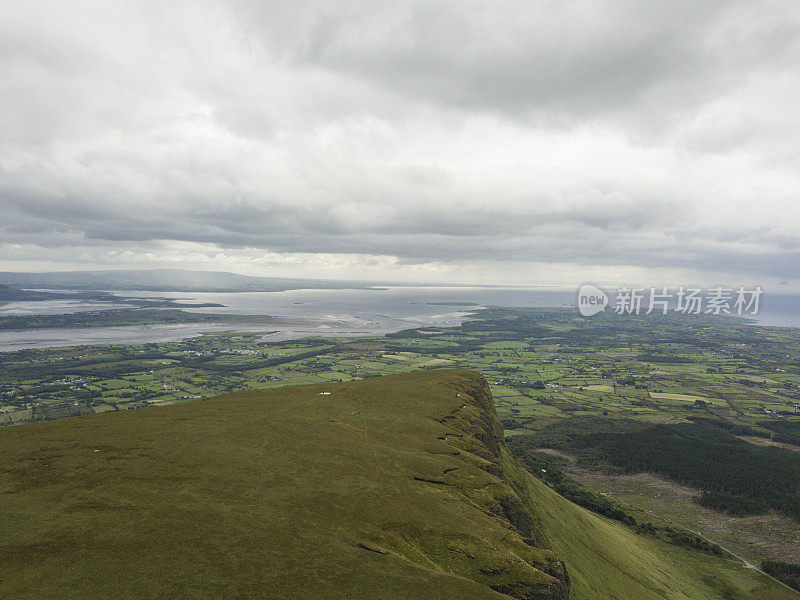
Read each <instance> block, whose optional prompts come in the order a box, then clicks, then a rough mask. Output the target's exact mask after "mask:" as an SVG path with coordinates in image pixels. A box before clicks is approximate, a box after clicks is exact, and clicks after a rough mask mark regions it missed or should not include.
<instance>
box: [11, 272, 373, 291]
mask: <svg viewBox="0 0 800 600" xmlns="http://www.w3.org/2000/svg"><path fill="white" fill-rule="evenodd" d="M0 285H5V286H12V287H16V288H28V289H62V290H63V289H70V290H148V291H156V292H280V291H285V290H297V289H308V288H316V289H364V288H367V287H369V286H370V284H368V283H364V282H363V281H339V280H332V279H293V278H283V277H251V276H249V275H237V274H235V273H227V272H225V271H190V270H186V269H145V270H109V271H50V272H44V273H24V272H20V273H17V272H10V271H5V272H0Z"/></svg>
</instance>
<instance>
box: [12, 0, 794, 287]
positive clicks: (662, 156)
mask: <svg viewBox="0 0 800 600" xmlns="http://www.w3.org/2000/svg"><path fill="white" fill-rule="evenodd" d="M4 14H5V16H4V18H3V20H2V21H0V81H1V82H2V83H0V131H2V132H3V134H2V136H0V210H1V211H2V220H0V267H1V268H5V269H12V268H16V269H20V270H22V269H26V268H52V267H53V266H55V267H61V268H65V267H68V266H77V265H97V266H100V265H102V266H104V267H109V266H115V265H116V266H121V267H125V266H143V265H148V264H150V265H153V266H158V265H166V264H169V265H170V266H175V264H176V263H178V264H183V265H185V266H190V267H198V266H199V267H208V268H212V267H213V268H235V269H237V270H239V271H246V272H251V273H260V274H265V275H269V274H281V275H290V274H297V275H305V274H311V273H313V274H315V275H318V274H320V272H323V271H327V272H328V274H329V275H330V276H341V277H353V276H357V275H365V276H366V275H374V276H379V277H385V276H394V277H396V278H411V279H414V278H416V279H419V278H420V277H422V276H423V275H425V274H428V275H429V276H430V277H442V278H444V279H462V280H463V279H465V278H475V279H479V280H483V281H488V280H491V279H492V278H493V277H504V278H505V279H517V280H520V281H523V280H526V278H528V277H529V276H531V275H535V276H536V277H538V278H540V280H539V281H536V282H539V283H547V282H548V281H546V279H547V277H548V273H550V274H551V276H552V277H551V279H553V280H554V281H555V280H556V279H558V275H559V274H560V275H562V276H563V275H564V273H569V276H570V277H578V278H581V277H588V276H594V275H595V274H598V273H602V274H603V276H604V277H608V278H613V277H615V276H616V277H621V276H623V275H625V276H629V275H630V274H631V273H636V274H637V277H648V276H650V277H651V278H655V277H658V276H661V275H660V274H662V273H666V272H669V273H670V274H671V275H670V276H674V277H677V278H680V277H702V278H705V279H709V280H711V279H716V280H722V279H726V278H727V279H730V278H731V277H739V278H743V279H741V281H742V282H744V281H751V280H754V281H755V280H757V281H774V282H778V281H781V280H800V206H799V205H798V199H800V172H799V170H798V165H800V156H799V154H800V145H798V144H797V142H796V140H797V139H800V116H798V114H799V113H798V112H797V111H796V109H795V104H796V99H797V98H798V97H800V66H798V65H800V7H799V6H798V4H797V3H796V2H794V1H792V0H786V1H777V0H776V1H764V2H753V1H752V0H750V1H742V2H736V1H730V0H723V1H711V0H707V1H697V0H694V1H692V2H684V1H675V2H670V3H656V2H652V3H650V2H645V3H643V2H636V1H620V0H618V1H614V2H611V1H608V2H598V1H591V2H590V1H572V2H563V1H559V2H555V1H550V0H547V1H541V2H536V3H530V2H512V1H499V2H479V1H461V2H449V1H448V2H442V1H430V0H427V1H425V2H422V1H419V2H411V1H398V2H392V3H388V4H387V3H375V2H367V1H356V0H352V1H349V2H339V3H336V4H335V6H334V5H331V4H330V3H323V2H311V1H297V2H293V3H285V2H247V1H244V0H232V1H230V2H212V1H207V0H206V1H201V2H191V3H190V2H173V3H169V6H166V7H165V5H164V4H163V3H156V2H142V1H139V2H115V3H108V2H100V1H98V2H91V1H88V0H82V1H78V2H43V1H35V2H25V3H16V4H13V5H11V6H9V7H7V8H6V9H5V10H4ZM565 265H568V269H566V270H565ZM425 276H426V277H427V275H425ZM532 283H533V282H532ZM737 283H738V281H737Z"/></svg>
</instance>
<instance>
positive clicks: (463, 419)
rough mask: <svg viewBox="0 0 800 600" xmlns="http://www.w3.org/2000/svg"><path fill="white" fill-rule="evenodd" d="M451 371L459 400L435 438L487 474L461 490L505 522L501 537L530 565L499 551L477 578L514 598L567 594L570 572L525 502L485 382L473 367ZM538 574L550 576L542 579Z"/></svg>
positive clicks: (519, 473)
mask: <svg viewBox="0 0 800 600" xmlns="http://www.w3.org/2000/svg"><path fill="white" fill-rule="evenodd" d="M452 375H453V381H452V383H451V384H450V385H451V386H452V389H453V390H454V391H455V393H456V396H455V399H456V400H457V405H456V407H455V408H453V409H452V410H451V411H450V412H448V413H447V414H445V415H443V416H442V418H441V419H440V423H441V424H442V425H443V426H444V427H445V428H447V429H448V430H449V432H447V433H444V434H443V435H442V436H439V438H438V439H439V440H440V441H443V442H445V443H447V444H448V445H449V446H451V447H452V448H453V450H454V452H457V453H458V457H459V459H461V460H463V461H465V462H468V463H470V464H471V465H472V466H474V467H476V468H478V469H480V470H481V471H483V472H485V473H486V474H488V476H489V481H488V482H487V483H485V484H483V485H482V486H480V487H478V486H466V485H465V486H462V487H461V488H460V489H461V492H462V493H463V494H464V496H465V497H466V498H467V499H468V500H469V501H470V502H471V503H473V504H474V505H477V506H479V507H480V509H481V510H482V511H484V512H487V513H488V514H491V515H493V516H495V517H497V518H498V519H500V520H501V521H502V522H503V525H504V526H505V527H506V528H507V529H508V531H509V533H508V535H507V536H506V538H505V541H506V542H507V543H508V544H510V545H511V546H512V547H513V548H514V549H515V551H516V553H517V556H518V557H519V558H520V560H521V561H523V562H524V563H525V564H526V565H527V567H528V568H525V567H524V566H523V565H517V567H520V566H522V568H509V567H508V565H506V564H504V561H503V559H502V558H501V557H500V556H498V558H497V563H498V564H497V566H496V567H490V568H482V569H480V573H481V575H483V577H482V578H481V581H483V582H484V583H486V585H488V586H489V587H491V588H492V589H494V590H496V591H498V592H501V593H503V594H507V595H509V596H511V597H514V598H520V599H526V600H528V599H534V598H535V599H548V600H551V599H552V600H555V599H567V598H569V589H570V582H569V575H568V574H567V570H566V567H565V565H564V563H563V562H562V561H561V560H560V559H559V558H558V557H557V556H556V555H555V554H554V553H553V552H551V551H550V550H548V549H547V548H546V542H545V540H544V539H543V536H542V533H541V531H542V530H541V527H540V525H541V524H540V522H539V519H538V518H537V516H536V515H535V514H533V511H532V510H531V508H530V507H531V506H532V503H531V502H526V500H527V499H526V497H525V494H526V490H527V488H526V486H525V485H524V475H523V473H522V471H521V467H520V466H519V464H518V463H517V462H516V460H515V459H514V458H513V457H512V456H511V454H510V453H509V452H508V450H507V448H506V446H505V443H504V438H503V427H502V424H501V423H500V420H499V419H498V417H497V414H496V411H495V407H494V402H493V400H492V396H491V392H490V390H489V384H488V382H487V381H486V380H485V379H484V378H483V376H482V375H480V374H479V373H475V372H468V371H454V372H452ZM453 485H458V484H457V483H455V482H454V483H453ZM521 545H522V546H524V549H523V548H521ZM486 560H489V561H490V562H491V560H492V559H491V557H488V558H487V559H486ZM542 574H544V575H545V576H547V578H549V579H548V580H543V579H544V578H543V577H542Z"/></svg>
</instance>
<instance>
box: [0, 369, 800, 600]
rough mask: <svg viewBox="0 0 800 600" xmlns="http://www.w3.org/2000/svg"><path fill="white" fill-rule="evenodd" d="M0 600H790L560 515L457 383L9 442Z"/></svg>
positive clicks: (230, 406)
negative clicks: (117, 599) (341, 599)
mask: <svg viewBox="0 0 800 600" xmlns="http://www.w3.org/2000/svg"><path fill="white" fill-rule="evenodd" d="M0 511H2V514H3V524H2V526H0V527H1V528H2V531H1V533H2V535H0V597H3V598H15V599H16V598H31V599H34V598H36V599H38V598H53V599H59V598H63V599H66V598H70V599H72V598H82V599H83V598H115V599H116V598H119V599H125V598H131V599H133V598H137V599H149V598H153V599H155V598H171V599H180V598H231V599H245V598H247V599H251V598H270V599H273V598H274V599H284V598H286V599H290V598H291V599H294V598H298V599H299V598H315V599H316V598H319V599H326V598H337V599H338V598H364V599H367V598H386V599H390V598H391V599H403V598H409V599H411V598H445V599H446V598H453V599H456V598H458V599H465V598H466V599H472V598H475V599H483V598H486V599H495V600H501V599H503V598H506V599H508V598H518V599H527V600H539V599H542V600H544V599H547V600H556V599H559V600H560V599H566V598H572V599H574V598H578V599H595V598H596V599H615V598H618V599H637V600H648V599H651V598H652V599H655V598H670V599H672V598H676V599H677V598H682V599H687V600H688V599H691V600H703V599H729V600H739V599H742V600H745V599H753V600H756V599H759V600H760V599H777V600H781V599H784V598H786V599H789V598H795V599H796V598H797V597H798V596H797V595H796V594H794V593H793V592H791V591H789V590H787V589H785V588H782V587H780V586H779V585H778V584H776V583H774V582H773V581H771V580H770V579H768V578H767V577H765V576H764V575H762V574H760V573H758V572H756V571H753V570H751V569H745V568H744V567H743V566H742V565H741V563H739V562H738V561H735V560H733V559H726V558H719V557H712V556H708V555H704V554H700V553H697V552H693V551H690V550H687V549H683V548H677V547H674V546H669V545H667V544H664V543H661V542H659V541H658V540H654V539H651V538H647V537H644V536H640V535H637V534H635V533H633V532H632V531H631V530H629V529H627V528H626V527H624V526H623V525H621V524H619V523H615V522H612V521H609V520H606V519H604V518H602V517H599V516H597V515H594V514H592V513H590V512H588V511H586V510H584V509H582V508H579V507H577V506H576V505H574V504H572V503H570V502H568V501H567V500H565V499H564V498H562V497H561V496H559V495H558V494H556V493H555V492H554V491H552V490H551V489H549V488H548V487H547V486H546V485H544V484H543V483H542V482H540V481H538V480H536V479H535V478H533V477H532V476H531V475H530V474H528V473H527V472H525V471H524V470H523V469H522V468H521V466H520V465H519V463H517V461H516V460H515V459H514V458H513V457H512V456H511V455H510V454H509V452H508V450H507V449H506V447H505V444H504V442H503V435H502V427H501V425H500V422H499V421H498V419H497V416H496V414H495V411H494V406H493V403H492V399H491V395H490V393H489V389H488V386H487V384H486V382H485V380H484V379H483V377H481V376H480V375H479V374H477V373H474V372H470V371H462V370H442V371H424V372H414V373H408V374H403V375H392V376H388V377H382V378H375V379H368V380H364V381H358V382H352V383H335V384H333V383H331V384H321V385H312V386H300V387H287V388H278V389H273V390H268V391H251V392H239V393H235V394H228V395H224V396H218V397H215V398H209V399H205V400H197V401H195V402H190V403H186V404H178V405H170V406H160V407H151V408H146V409H141V410H137V411H126V412H119V413H106V414H97V415H92V416H89V417H78V418H72V419H64V420H60V421H53V422H41V423H32V424H26V425H21V426H16V427H8V428H4V429H3V430H2V431H0Z"/></svg>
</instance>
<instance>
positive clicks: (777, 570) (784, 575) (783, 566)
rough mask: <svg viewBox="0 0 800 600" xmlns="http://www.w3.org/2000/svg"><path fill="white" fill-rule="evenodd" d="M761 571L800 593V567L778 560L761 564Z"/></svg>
mask: <svg viewBox="0 0 800 600" xmlns="http://www.w3.org/2000/svg"><path fill="white" fill-rule="evenodd" d="M761 569H762V570H763V571H764V572H765V573H769V574H770V575H772V576H773V577H774V578H775V579H780V580H781V581H782V582H783V583H785V584H786V585H788V586H789V587H791V588H794V589H796V590H798V591H800V565H796V564H794V563H787V562H781V561H777V560H765V561H764V562H762V563H761Z"/></svg>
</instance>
